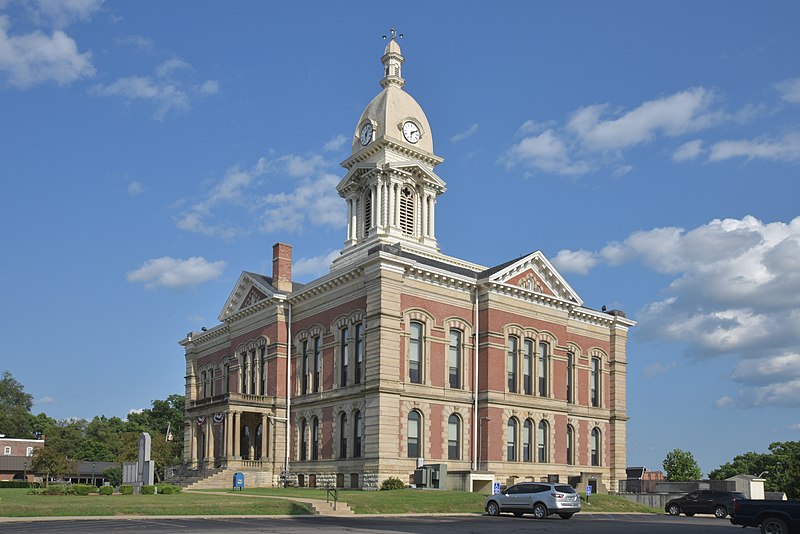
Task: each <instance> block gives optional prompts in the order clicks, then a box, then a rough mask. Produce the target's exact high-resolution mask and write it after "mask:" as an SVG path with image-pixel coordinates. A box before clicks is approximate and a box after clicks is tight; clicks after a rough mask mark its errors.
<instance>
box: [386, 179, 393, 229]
mask: <svg viewBox="0 0 800 534" xmlns="http://www.w3.org/2000/svg"><path fill="white" fill-rule="evenodd" d="M386 189H387V194H388V198H387V199H386V204H387V206H388V208H387V211H388V212H389V213H388V214H387V215H388V216H389V217H388V219H389V220H388V222H387V224H388V226H389V227H393V226H394V225H395V222H394V184H393V183H392V182H391V180H389V183H388V184H386Z"/></svg>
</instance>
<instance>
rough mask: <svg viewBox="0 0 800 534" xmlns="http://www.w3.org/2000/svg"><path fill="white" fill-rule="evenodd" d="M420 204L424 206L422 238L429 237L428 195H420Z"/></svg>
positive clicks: (421, 228)
mask: <svg viewBox="0 0 800 534" xmlns="http://www.w3.org/2000/svg"><path fill="white" fill-rule="evenodd" d="M420 203H421V204H422V226H421V227H420V233H421V235H422V237H428V195H426V194H425V193H422V195H420Z"/></svg>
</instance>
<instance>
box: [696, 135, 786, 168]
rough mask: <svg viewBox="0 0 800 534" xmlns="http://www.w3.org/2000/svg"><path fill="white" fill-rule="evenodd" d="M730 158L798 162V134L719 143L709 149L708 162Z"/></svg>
mask: <svg viewBox="0 0 800 534" xmlns="http://www.w3.org/2000/svg"><path fill="white" fill-rule="evenodd" d="M731 158H746V159H747V160H752V159H768V160H774V161H798V160H800V132H791V133H788V134H786V135H784V136H783V137H781V138H780V139H759V140H752V141H751V140H746V139H742V140H738V141H720V142H718V143H715V144H714V145H713V146H712V147H711V153H710V154H709V156H708V161H723V160H726V159H731Z"/></svg>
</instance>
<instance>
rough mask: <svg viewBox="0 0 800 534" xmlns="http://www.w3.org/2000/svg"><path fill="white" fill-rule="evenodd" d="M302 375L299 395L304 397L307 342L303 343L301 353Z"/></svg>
mask: <svg viewBox="0 0 800 534" xmlns="http://www.w3.org/2000/svg"><path fill="white" fill-rule="evenodd" d="M302 360H303V364H302V374H301V375H300V376H301V379H300V380H301V386H300V394H301V395H305V394H306V393H308V341H303V353H302Z"/></svg>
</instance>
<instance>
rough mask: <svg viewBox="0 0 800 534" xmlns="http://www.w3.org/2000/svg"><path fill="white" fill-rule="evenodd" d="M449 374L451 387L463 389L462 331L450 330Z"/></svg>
mask: <svg viewBox="0 0 800 534" xmlns="http://www.w3.org/2000/svg"><path fill="white" fill-rule="evenodd" d="M448 359H449V362H448V363H449V365H448V367H449V369H448V370H449V376H450V387H451V388H453V389H461V331H460V330H455V329H452V330H450V350H449V358H448Z"/></svg>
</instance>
